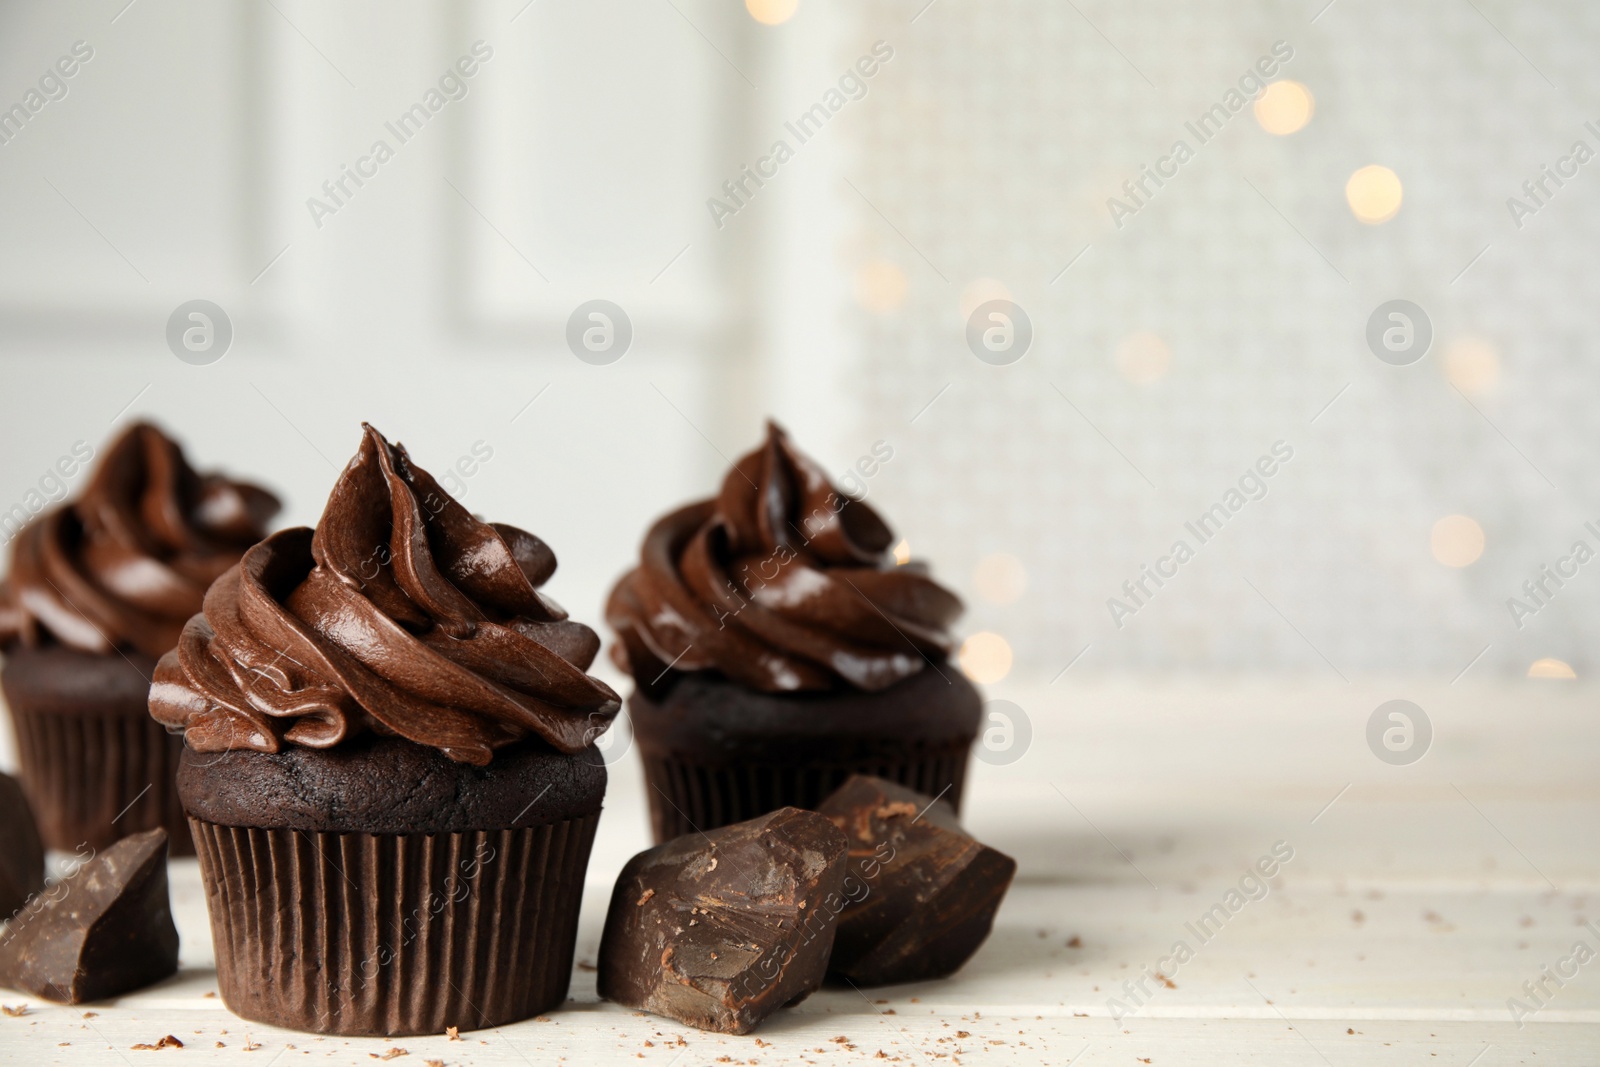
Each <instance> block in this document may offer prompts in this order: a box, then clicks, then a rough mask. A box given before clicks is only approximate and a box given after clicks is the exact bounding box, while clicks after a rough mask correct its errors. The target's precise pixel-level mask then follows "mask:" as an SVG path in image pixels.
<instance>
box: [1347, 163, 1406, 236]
mask: <svg viewBox="0 0 1600 1067" xmlns="http://www.w3.org/2000/svg"><path fill="white" fill-rule="evenodd" d="M1404 195H1405V191H1404V189H1402V188H1401V185H1400V176H1399V175H1398V174H1396V173H1395V172H1394V171H1392V170H1390V169H1389V168H1388V167H1382V166H1379V165H1378V164H1376V163H1374V164H1372V165H1371V166H1368V167H1362V168H1361V169H1360V170H1358V171H1356V172H1355V173H1354V174H1352V175H1350V180H1349V181H1347V182H1345V184H1344V198H1345V199H1346V200H1347V201H1349V202H1350V210H1351V211H1353V212H1355V216H1356V218H1358V219H1360V220H1361V221H1362V222H1365V223H1367V224H1368V225H1369V226H1376V225H1377V224H1378V223H1380V222H1388V221H1389V220H1390V219H1392V218H1394V217H1395V215H1396V214H1397V213H1398V212H1399V211H1400V201H1401V199H1402V198H1403V197H1404Z"/></svg>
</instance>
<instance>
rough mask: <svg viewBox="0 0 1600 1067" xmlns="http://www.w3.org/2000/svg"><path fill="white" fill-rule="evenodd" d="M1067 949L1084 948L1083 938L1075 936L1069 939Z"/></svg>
mask: <svg viewBox="0 0 1600 1067" xmlns="http://www.w3.org/2000/svg"><path fill="white" fill-rule="evenodd" d="M1067 947H1068V948H1082V947H1083V938H1081V937H1079V936H1078V935H1077V934H1073V935H1072V936H1071V937H1069V938H1067Z"/></svg>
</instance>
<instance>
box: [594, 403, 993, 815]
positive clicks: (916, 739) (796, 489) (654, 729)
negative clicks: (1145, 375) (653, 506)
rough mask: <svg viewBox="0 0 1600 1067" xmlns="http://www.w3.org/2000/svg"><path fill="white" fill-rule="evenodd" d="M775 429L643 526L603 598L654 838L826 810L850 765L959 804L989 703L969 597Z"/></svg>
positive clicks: (773, 426)
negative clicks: (684, 502) (976, 683)
mask: <svg viewBox="0 0 1600 1067" xmlns="http://www.w3.org/2000/svg"><path fill="white" fill-rule="evenodd" d="M894 543H895V538H894V535H893V534H892V533H891V532H890V530H889V527H888V526H887V525H886V524H885V523H884V521H883V520H882V519H881V518H879V516H878V514H877V512H875V511H874V510H873V509H872V508H870V507H869V506H868V505H867V504H866V503H865V502H864V501H862V500H859V499H852V498H851V497H850V496H847V495H846V494H845V493H844V492H842V491H841V490H840V489H838V488H837V487H836V486H834V485H833V483H832V482H831V481H830V480H829V478H828V476H827V474H826V473H825V472H824V471H823V470H822V468H821V467H819V466H818V465H817V464H816V463H815V462H814V461H812V460H811V459H810V458H809V457H808V456H806V455H804V454H803V453H801V452H800V451H799V450H798V449H797V448H795V447H794V445H793V444H792V443H791V442H790V441H789V438H788V436H787V435H786V434H785V433H784V431H783V430H782V429H781V428H780V427H779V426H778V425H777V424H776V423H771V422H769V423H768V425H767V439H766V441H765V443H763V444H762V445H761V447H759V448H757V449H756V450H755V451H753V452H751V453H749V454H748V455H746V456H744V457H742V458H741V459H739V460H738V461H737V462H736V463H735V464H734V465H733V469H732V470H730V471H729V472H728V474H727V476H726V478H724V480H723V483H722V490H721V492H720V493H719V494H718V495H717V496H716V497H714V498H712V499H710V500H704V501H700V502H699V503H695V504H690V505H688V506H687V507H684V508H681V509H680V510H678V511H675V512H673V513H671V514H669V515H667V516H665V517H664V518H662V519H660V520H659V521H657V522H656V524H655V525H654V526H652V527H651V528H650V531H649V533H648V534H646V535H645V540H644V546H643V549H642V551H641V554H640V563H639V566H638V567H637V568H635V569H634V570H632V571H630V572H629V573H628V574H627V575H626V576H624V577H623V579H622V580H621V581H620V582H619V583H618V584H617V586H616V588H615V589H614V590H613V591H612V593H611V598H610V601H609V603H608V605H607V608H606V621H607V622H608V623H610V625H611V626H612V628H613V629H615V630H616V632H617V636H618V638H619V643H618V644H617V645H614V646H613V654H614V657H615V659H616V660H617V664H618V666H620V667H622V668H623V669H624V670H626V671H628V672H629V673H631V674H632V675H633V677H634V680H635V682H636V684H637V688H636V689H635V691H634V693H633V695H632V696H631V697H630V698H629V701H628V708H629V715H630V719H631V722H632V726H633V731H634V737H635V739H636V740H637V743H638V746H639V752H640V755H641V756H642V758H643V760H644V767H645V775H646V778H647V780H648V782H649V785H650V794H649V795H650V806H651V823H652V828H653V829H654V832H655V836H656V840H657V841H664V840H667V839H670V838H673V837H676V836H678V835H679V834H684V833H690V832H692V831H695V830H708V829H711V828H712V827H717V826H724V825H727V824H728V823H733V822H739V821H742V820H744V819H749V818H753V817H755V816H757V815H760V814H762V813H764V812H768V811H772V810H774V809H776V808H780V807H784V806H785V805H794V806H796V807H802V808H814V807H815V806H816V805H817V804H818V803H819V802H821V800H822V799H823V798H824V797H826V796H827V795H828V794H829V793H831V792H832V791H833V790H834V789H835V788H837V787H838V786H839V785H840V784H842V783H843V782H844V780H845V779H846V778H848V777H850V775H852V774H871V775H877V776H878V777H881V778H888V779H890V780H892V781H896V782H900V783H901V784H904V785H907V786H909V787H911V788H913V789H916V790H919V791H920V792H923V793H926V794H928V795H929V796H943V797H945V798H946V799H947V800H949V801H950V803H951V804H953V805H958V806H959V804H960V802H961V791H962V785H963V782H964V781H965V778H966V766H967V755H968V751H969V749H970V748H971V745H972V740H973V738H974V737H975V736H976V734H977V730H978V723H979V719H980V716H981V714H982V698H981V697H980V696H979V694H978V691H977V690H976V689H975V688H973V686H972V684H971V683H970V682H968V681H967V679H966V677H965V676H964V675H963V674H962V673H961V672H960V670H958V669H956V668H955V667H954V666H953V665H952V664H951V663H950V662H949V655H950V652H951V650H952V647H953V640H952V638H951V635H950V632H949V627H950V625H951V624H952V623H954V622H955V620H956V618H957V617H959V616H960V614H961V601H960V600H959V599H957V598H956V596H955V594H953V593H951V592H950V591H949V590H947V589H945V588H944V587H943V586H941V585H939V584H938V583H937V582H935V581H934V580H933V579H932V577H930V576H929V573H928V570H927V568H926V567H925V566H924V565H923V564H921V563H916V562H912V561H911V560H910V559H909V558H906V559H900V558H898V557H897V556H896V555H895V554H894V552H893V551H892V550H891V546H892V545H893V544H894Z"/></svg>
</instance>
